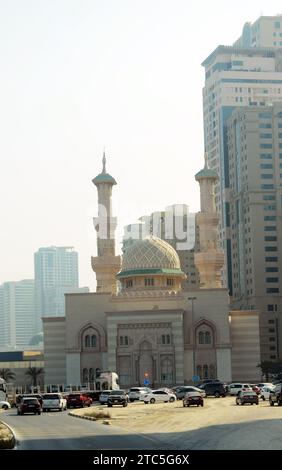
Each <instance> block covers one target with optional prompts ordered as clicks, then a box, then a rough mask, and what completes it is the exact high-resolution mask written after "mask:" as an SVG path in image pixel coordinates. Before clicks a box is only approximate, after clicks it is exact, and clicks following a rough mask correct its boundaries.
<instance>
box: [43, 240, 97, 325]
mask: <svg viewBox="0 0 282 470" xmlns="http://www.w3.org/2000/svg"><path fill="white" fill-rule="evenodd" d="M34 276H35V292H36V313H37V331H40V330H41V317H42V316H48V317H49V316H61V315H64V311H65V304H64V294H65V293H70V292H74V293H75V292H81V291H85V292H88V288H83V290H81V289H80V288H79V287H78V254H77V252H76V251H74V249H73V247H65V246H63V247H56V246H50V247H46V248H39V250H38V251H37V252H36V253H35V254H34Z"/></svg>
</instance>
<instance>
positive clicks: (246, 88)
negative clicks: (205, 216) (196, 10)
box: [202, 15, 282, 360]
mask: <svg viewBox="0 0 282 470" xmlns="http://www.w3.org/2000/svg"><path fill="white" fill-rule="evenodd" d="M280 38H281V39H280ZM280 41H281V43H280ZM202 65H203V66H204V67H205V87H204V90H203V111H204V136H205V148H206V151H207V154H208V161H209V165H210V167H211V168H212V169H213V170H215V171H216V172H217V174H218V176H219V180H218V183H217V184H216V187H215V193H216V194H215V196H216V198H215V201H216V208H217V211H218V212H219V214H220V226H219V237H220V243H221V246H222V247H223V248H224V253H225V263H224V269H223V282H224V285H226V286H227V287H228V288H229V291H230V294H231V304H232V307H233V308H237V309H244V308H254V309H259V310H260V312H261V313H260V339H261V359H262V360H272V359H275V358H277V357H279V354H280V355H281V353H282V350H281V346H280V344H281V340H280V341H279V338H280V339H281V333H280V332H281V326H282V325H281V326H280V320H279V315H280V314H281V292H279V274H278V273H279V271H281V259H280V260H279V256H278V252H276V244H277V249H278V246H279V235H278V233H281V186H280V184H281V180H280V174H281V171H280V169H281V167H280V165H281V164H280V161H281V160H280V159H279V156H280V155H281V148H280V145H281V143H280V141H279V139H280V137H281V136H282V134H281V132H280V131H279V129H280V127H279V125H281V124H280V121H279V119H280V114H279V113H280V112H281V108H280V106H281V104H282V16H281V15H280V16H279V15H278V16H275V17H260V18H259V19H258V20H257V21H256V22H255V23H253V24H252V25H251V24H249V23H247V24H246V25H245V26H244V29H243V34H242V36H241V37H240V38H239V39H238V40H237V41H236V42H235V43H234V45H233V46H231V47H230V46H219V47H217V48H216V49H215V50H214V51H213V52H212V53H211V54H210V55H209V56H208V57H207V59H206V60H205V61H204V62H203V64H202ZM279 149H280V150H279ZM273 221H276V223H275V224H272V222H273ZM274 225H276V228H277V230H276V232H277V233H274V232H273V233H272V232H271V230H272V228H271V227H272V226H274ZM279 227H280V228H279ZM279 231H280V232H279ZM275 240H276V241H275ZM280 240H281V238H280ZM280 243H281V241H280ZM274 260H275V261H274ZM275 263H276V264H275ZM279 263H280V267H279ZM277 269H278V271H277ZM271 273H272V274H271ZM280 283H281V279H280ZM280 289H281V288H280ZM279 348H280V350H279Z"/></svg>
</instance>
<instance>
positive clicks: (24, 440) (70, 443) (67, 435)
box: [0, 408, 164, 450]
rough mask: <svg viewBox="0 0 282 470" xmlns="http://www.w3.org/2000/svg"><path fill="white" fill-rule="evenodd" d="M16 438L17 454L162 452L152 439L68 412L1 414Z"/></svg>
mask: <svg viewBox="0 0 282 470" xmlns="http://www.w3.org/2000/svg"><path fill="white" fill-rule="evenodd" d="M0 420H1V421H3V422H4V423H6V424H8V425H9V426H10V427H11V428H12V430H13V432H14V434H15V437H16V440H17V445H16V449H18V450H101V449H103V450H106V449H119V450H123V449H126V450H127V449H135V450H138V449H163V448H164V447H163V445H162V444H161V443H160V442H159V441H158V440H156V439H154V438H153V436H148V437H145V436H140V434H136V433H132V432H131V431H125V430H121V429H119V428H114V427H113V426H111V425H105V424H100V423H97V422H95V421H88V420H85V419H80V418H73V417H71V416H69V415H68V411H64V412H58V411H52V412H47V413H42V414H41V415H40V416H38V415H24V416H17V413H16V409H15V408H12V409H11V410H8V411H5V412H3V413H1V414H0Z"/></svg>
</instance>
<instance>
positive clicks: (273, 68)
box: [202, 20, 282, 295]
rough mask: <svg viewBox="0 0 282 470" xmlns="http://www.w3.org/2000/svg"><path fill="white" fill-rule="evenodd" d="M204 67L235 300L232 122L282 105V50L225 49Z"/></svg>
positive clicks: (209, 139) (208, 128)
mask: <svg viewBox="0 0 282 470" xmlns="http://www.w3.org/2000/svg"><path fill="white" fill-rule="evenodd" d="M277 21H278V20H277ZM281 31H282V30H281ZM202 65H203V66H204V67H205V86H204V89H203V113H204V137H205V148H206V152H207V154H208V162H209V165H210V168H211V169H213V170H215V171H216V172H217V174H218V175H219V180H218V182H217V184H216V187H215V197H216V208H217V211H218V212H219V213H220V225H219V237H220V243H221V246H222V247H223V248H224V251H225V265H224V270H223V281H224V285H226V286H228V287H229V290H230V293H231V295H232V293H233V283H232V262H231V239H230V176H229V161H228V152H227V137H226V125H227V119H228V118H229V117H230V116H231V114H232V112H233V111H234V110H235V109H236V108H239V107H246V106H247V107H257V106H265V107H266V108H267V107H269V106H271V105H272V104H273V103H274V102H277V101H278V102H279V101H281V102H282V49H275V48H274V47H271V48H259V47H248V48H243V47H237V46H236V47H235V46H233V47H229V46H219V47H217V48H216V49H215V50H214V51H213V52H212V53H211V54H210V55H209V56H208V57H207V59H206V60H205V61H204V62H203V64H202Z"/></svg>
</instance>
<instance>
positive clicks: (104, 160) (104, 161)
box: [102, 147, 106, 175]
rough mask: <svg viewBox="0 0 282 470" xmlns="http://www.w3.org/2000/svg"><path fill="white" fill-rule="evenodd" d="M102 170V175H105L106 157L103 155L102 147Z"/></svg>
mask: <svg viewBox="0 0 282 470" xmlns="http://www.w3.org/2000/svg"><path fill="white" fill-rule="evenodd" d="M102 162H103V170H102V174H103V175H105V174H106V155H105V147H104V150H103V160H102Z"/></svg>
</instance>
